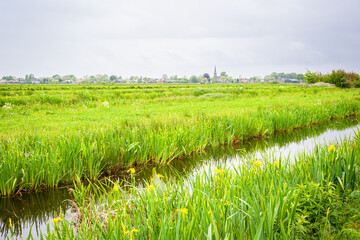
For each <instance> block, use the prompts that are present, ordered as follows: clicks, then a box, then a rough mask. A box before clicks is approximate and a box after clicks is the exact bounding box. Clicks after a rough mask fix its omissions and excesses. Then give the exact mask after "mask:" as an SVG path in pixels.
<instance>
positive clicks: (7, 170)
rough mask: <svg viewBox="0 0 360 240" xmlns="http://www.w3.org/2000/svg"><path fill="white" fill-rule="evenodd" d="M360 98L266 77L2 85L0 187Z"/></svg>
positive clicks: (187, 151) (331, 109)
mask: <svg viewBox="0 0 360 240" xmlns="http://www.w3.org/2000/svg"><path fill="white" fill-rule="evenodd" d="M359 100H360V98H359V91H358V90H356V89H348V90H342V89H336V88H302V87H298V86H290V85H283V86H272V85H266V84H264V85H240V84H229V85H74V86H68V85H57V86H56V85H49V86H45V85H39V86H28V85H18V86H0V106H2V107H1V108H0V119H1V121H0V195H6V196H9V195H13V194H16V193H17V192H19V191H28V192H31V191H36V190H38V189H42V188H56V187H57V186H59V185H63V184H68V183H72V182H73V181H74V180H76V179H78V178H80V179H85V178H89V179H91V180H95V179H99V178H101V177H102V176H103V175H107V174H111V173H114V172H116V171H118V170H119V169H124V168H128V167H130V166H138V165H143V164H147V163H149V162H153V163H157V164H166V163H168V162H170V161H174V160H176V159H177V158H180V157H184V156H189V155H191V154H193V153H197V152H200V151H202V150H204V149H205V148H207V147H209V146H219V145H223V144H229V143H231V142H232V141H233V140H234V139H239V140H242V139H247V138H251V137H255V136H264V135H271V134H273V133H274V132H277V131H292V130H293V129H294V128H298V127H305V126H308V125H311V124H314V123H322V122H327V121H329V120H331V119H335V118H344V117H346V116H350V115H357V114H358V113H359V110H360V105H359Z"/></svg>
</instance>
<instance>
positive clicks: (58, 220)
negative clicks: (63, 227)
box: [51, 217, 62, 223]
mask: <svg viewBox="0 0 360 240" xmlns="http://www.w3.org/2000/svg"><path fill="white" fill-rule="evenodd" d="M61 220H62V219H61V218H60V217H58V218H54V219H52V220H51V221H52V222H53V223H58V222H60V221H61Z"/></svg>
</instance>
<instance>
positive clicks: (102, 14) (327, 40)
mask: <svg viewBox="0 0 360 240" xmlns="http://www.w3.org/2000/svg"><path fill="white" fill-rule="evenodd" d="M359 7H360V3H359V2H358V1H356V0H347V1H343V2H339V1H333V0H327V1H325V0H318V1H310V0H303V1H301V0H293V1H285V0H274V1H265V0H255V1H254V0H253V1H250V0H246V1H245V0H240V1H235V0H224V1H214V0H207V1H205V0H198V1H194V0H192V1H191V0H183V1H165V0H153V1H145V0H132V1H115V0H106V1H98V0H73V1H70V0H63V1H54V0H46V1H45V0H33V1H27V0H14V1H3V2H1V3H0V8H1V9H2V10H3V11H2V14H1V15H0V29H2V31H3V32H2V33H3V34H2V37H1V38H0V55H1V56H0V66H1V67H0V75H9V74H11V75H17V76H22V75H25V74H28V73H35V74H36V75H52V74H55V73H59V74H70V73H73V74H76V75H78V76H82V75H85V74H96V73H107V74H113V73H114V74H118V75H123V76H130V75H142V76H160V75H161V74H162V73H168V74H178V75H184V74H185V75H188V76H189V75H191V74H196V75H197V74H201V73H203V72H211V71H212V69H213V66H214V65H215V64H216V65H217V66H218V69H219V71H227V72H228V73H229V74H232V75H234V76H238V75H240V74H241V75H243V76H250V75H264V74H267V73H270V72H272V71H285V72H290V71H298V72H304V71H305V68H309V69H312V70H319V71H325V72H326V71H330V70H331V69H336V68H344V69H346V70H354V71H357V72H360V67H359V66H360V64H359V63H360V57H359V56H360V50H359V49H360V48H359V47H358V42H359V40H360V31H359V29H360V15H359V14H358V12H357V9H359Z"/></svg>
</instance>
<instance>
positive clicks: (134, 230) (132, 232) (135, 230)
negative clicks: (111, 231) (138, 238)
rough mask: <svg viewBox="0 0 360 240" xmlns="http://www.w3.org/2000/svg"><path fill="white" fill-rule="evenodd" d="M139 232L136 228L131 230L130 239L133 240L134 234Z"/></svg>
mask: <svg viewBox="0 0 360 240" xmlns="http://www.w3.org/2000/svg"><path fill="white" fill-rule="evenodd" d="M138 231H139V230H137V229H135V228H133V229H131V232H130V239H133V234H134V232H138Z"/></svg>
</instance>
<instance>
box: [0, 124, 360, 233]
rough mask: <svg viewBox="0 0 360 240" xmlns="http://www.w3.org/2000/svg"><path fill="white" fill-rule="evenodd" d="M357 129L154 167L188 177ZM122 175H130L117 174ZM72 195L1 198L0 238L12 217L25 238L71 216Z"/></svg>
mask: <svg viewBox="0 0 360 240" xmlns="http://www.w3.org/2000/svg"><path fill="white" fill-rule="evenodd" d="M359 128H360V124H359V120H358V119H354V118H350V119H345V120H337V121H333V122H330V123H327V124H323V125H316V126H312V127H307V128H302V129H297V130H295V131H293V132H291V133H277V134H275V135H274V136H271V137H269V138H260V139H251V140H248V141H246V142H244V143H241V144H239V143H237V144H233V145H230V146H222V147H217V148H209V149H207V150H206V151H204V152H203V153H200V154H196V155H193V156H192V157H189V158H185V159H182V160H176V161H173V162H171V163H170V164H169V165H165V166H156V169H157V172H159V173H161V174H163V175H165V174H166V175H167V176H187V175H189V174H191V173H196V172H199V171H202V169H204V168H206V169H208V168H209V167H215V166H218V165H236V164H240V163H241V159H242V158H244V157H245V156H246V155H247V154H249V153H250V154H254V156H257V157H260V156H261V154H264V153H272V154H273V155H274V156H275V157H277V156H280V155H282V156H285V157H293V156H294V154H296V153H297V152H300V151H304V150H306V151H311V150H312V149H313V148H314V147H315V145H316V143H319V144H322V143H325V142H326V143H330V142H331V143H335V142H336V141H338V140H340V139H342V138H344V137H354V136H355V132H356V131H357V130H358V129H359ZM153 167H154V166H151V165H149V166H146V167H144V168H142V169H139V170H137V173H136V179H137V181H138V183H140V184H141V182H143V181H144V180H149V178H150V177H151V176H152V169H153ZM119 177H121V178H128V177H129V176H126V175H120V176H119ZM69 200H71V195H70V193H69V190H68V189H66V188H64V189H57V190H51V191H46V192H40V193H33V194H23V195H21V196H16V197H14V198H0V239H4V238H6V237H7V236H8V235H9V234H10V225H9V218H11V220H12V224H13V230H14V234H15V237H16V238H21V236H22V237H23V238H24V239H26V238H27V236H29V234H30V232H31V234H32V236H33V237H34V238H36V237H38V236H39V234H40V232H43V233H45V232H46V229H47V225H48V224H49V225H50V227H51V226H52V223H51V222H50V220H51V219H53V218H56V217H58V216H59V215H60V214H63V215H64V216H65V217H66V218H70V215H69V212H70V208H71V204H70V201H69ZM49 222H50V223H49Z"/></svg>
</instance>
